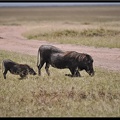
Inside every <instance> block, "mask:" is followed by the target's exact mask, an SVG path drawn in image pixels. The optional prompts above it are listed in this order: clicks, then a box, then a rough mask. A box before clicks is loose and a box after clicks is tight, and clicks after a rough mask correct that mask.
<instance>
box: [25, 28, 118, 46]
mask: <svg viewBox="0 0 120 120" xmlns="http://www.w3.org/2000/svg"><path fill="white" fill-rule="evenodd" d="M35 31H37V32H34V30H32V31H29V32H28V33H25V34H24V36H26V37H27V38H28V39H38V40H46V41H49V42H57V43H61V44H77V45H86V46H95V47H108V48H120V40H119V38H118V37H119V36H120V31H118V30H114V29H105V28H95V29H91V28H88V29H83V30H76V29H70V28H69V29H62V30H61V29H59V30H51V31H45V32H44V31H40V30H38V29H37V30H35Z"/></svg>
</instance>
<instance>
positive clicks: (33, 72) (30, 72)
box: [29, 67, 37, 75]
mask: <svg viewBox="0 0 120 120" xmlns="http://www.w3.org/2000/svg"><path fill="white" fill-rule="evenodd" d="M29 74H30V75H36V74H37V73H36V72H35V71H34V70H33V68H30V67H29Z"/></svg>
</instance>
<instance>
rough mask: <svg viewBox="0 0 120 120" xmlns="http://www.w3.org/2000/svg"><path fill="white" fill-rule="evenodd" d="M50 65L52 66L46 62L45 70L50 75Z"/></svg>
mask: <svg viewBox="0 0 120 120" xmlns="http://www.w3.org/2000/svg"><path fill="white" fill-rule="evenodd" d="M49 67H50V64H49V63H46V65H45V70H46V72H47V74H48V76H49V75H50V71H49Z"/></svg>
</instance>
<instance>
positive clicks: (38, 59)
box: [37, 50, 40, 67]
mask: <svg viewBox="0 0 120 120" xmlns="http://www.w3.org/2000/svg"><path fill="white" fill-rule="evenodd" d="M39 64H40V50H38V54H37V67H38V66H39Z"/></svg>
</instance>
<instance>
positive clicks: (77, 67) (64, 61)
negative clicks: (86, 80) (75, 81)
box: [37, 45, 94, 77]
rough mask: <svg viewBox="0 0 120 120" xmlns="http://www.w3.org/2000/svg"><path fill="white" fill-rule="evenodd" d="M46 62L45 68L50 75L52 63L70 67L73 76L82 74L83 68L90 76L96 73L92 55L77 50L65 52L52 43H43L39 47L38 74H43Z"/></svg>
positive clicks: (59, 67)
mask: <svg viewBox="0 0 120 120" xmlns="http://www.w3.org/2000/svg"><path fill="white" fill-rule="evenodd" d="M44 63H46V65H45V69H46V72H47V74H48V75H50V72H49V66H50V65H51V66H52V67H55V68H58V69H64V68H68V69H69V70H70V72H71V74H72V75H71V76H72V77H79V76H81V75H80V73H79V71H81V70H85V71H86V72H87V73H88V74H89V75H90V76H93V75H94V69H93V59H92V57H91V56H90V55H88V54H85V53H78V52H76V51H66V52H64V51H62V50H61V49H59V48H57V47H55V46H52V45H41V46H40V47H39V49H38V55H37V67H38V75H41V68H42V67H43V65H44Z"/></svg>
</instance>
